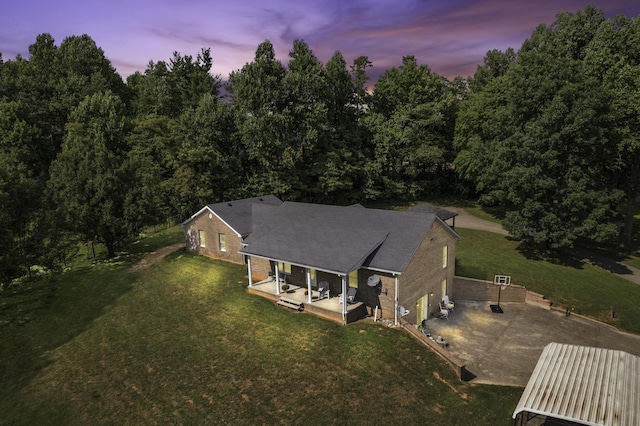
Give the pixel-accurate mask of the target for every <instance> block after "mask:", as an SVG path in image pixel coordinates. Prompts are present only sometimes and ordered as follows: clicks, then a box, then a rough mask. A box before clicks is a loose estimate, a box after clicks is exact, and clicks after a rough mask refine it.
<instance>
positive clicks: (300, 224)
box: [241, 202, 459, 274]
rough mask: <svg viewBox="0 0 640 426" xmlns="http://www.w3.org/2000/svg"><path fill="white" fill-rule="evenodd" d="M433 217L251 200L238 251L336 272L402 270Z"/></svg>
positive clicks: (322, 205) (435, 218) (410, 213)
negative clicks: (245, 231) (250, 225)
mask: <svg viewBox="0 0 640 426" xmlns="http://www.w3.org/2000/svg"><path fill="white" fill-rule="evenodd" d="M436 220H440V219H439V218H437V216H436V215H435V214H425V213H412V212H407V211H404V212H402V211H391V210H378V209H367V208H354V207H342V206H332V205H324V204H307V203H296V202H284V203H282V204H281V205H279V206H269V205H258V204H255V205H253V228H252V233H251V235H249V236H248V237H247V238H246V239H245V241H244V243H245V247H244V248H243V249H242V250H241V253H244V254H247V255H252V256H258V257H264V258H268V259H274V260H278V261H284V262H288V263H293V264H297V265H302V266H307V267H311V268H315V269H319V270H325V271H329V272H334V273H339V274H348V273H349V272H351V271H353V270H355V269H357V268H359V267H361V266H366V267H369V268H372V269H374V270H380V271H386V272H392V273H402V272H403V271H404V269H405V268H406V267H407V265H408V263H409V261H410V260H411V258H412V256H413V254H414V252H415V251H416V249H417V248H418V246H419V244H420V243H421V242H422V240H423V239H424V236H425V234H426V233H427V231H428V230H429V229H431V227H432V226H433V223H434V221H436ZM445 226H446V225H445ZM446 229H449V230H450V228H448V227H446ZM450 232H453V231H451V230H450ZM456 237H457V234H456ZM457 238H459V237H457Z"/></svg>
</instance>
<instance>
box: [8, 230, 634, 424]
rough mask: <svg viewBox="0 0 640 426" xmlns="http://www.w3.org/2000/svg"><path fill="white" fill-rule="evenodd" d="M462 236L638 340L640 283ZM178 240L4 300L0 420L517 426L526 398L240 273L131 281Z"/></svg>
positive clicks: (189, 265)
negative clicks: (148, 255) (269, 293)
mask: <svg viewBox="0 0 640 426" xmlns="http://www.w3.org/2000/svg"><path fill="white" fill-rule="evenodd" d="M457 231H458V232H459V233H460V234H461V235H462V237H463V240H462V241H460V242H459V243H458V246H457V272H458V274H459V275H465V276H471V277H476V278H483V279H486V278H489V279H490V278H491V277H492V276H493V274H495V273H500V274H510V275H512V277H513V282H514V283H515V284H521V285H524V286H526V287H527V288H528V289H530V290H534V291H537V292H540V293H543V294H545V295H546V296H547V297H548V298H549V299H550V300H552V301H554V303H556V304H557V305H560V306H572V307H574V308H575V312H578V313H583V314H585V315H589V316H592V317H595V318H598V319H601V320H603V321H606V322H609V323H612V324H614V325H616V326H617V327H619V328H621V329H624V330H627V331H631V332H635V333H640V326H638V324H640V312H639V311H638V310H637V309H636V306H637V303H636V302H637V301H638V300H640V286H637V285H634V284H631V283H629V282H627V281H625V280H622V279H620V278H617V277H615V276H613V275H612V274H609V273H607V272H605V271H603V270H600V269H598V268H596V267H593V266H590V265H587V264H584V263H581V262H577V261H575V260H572V259H570V258H564V259H562V258H550V257H546V256H545V255H544V254H541V253H533V252H527V251H524V250H522V249H521V247H520V246H519V245H518V243H516V242H513V241H510V240H509V239H508V238H505V237H504V236H501V235H496V234H491V233H487V232H481V231H473V230H468V229H457ZM181 238H182V233H181V232H180V230H179V228H173V229H170V230H169V231H168V232H162V233H159V234H155V235H152V236H149V237H146V238H144V239H142V240H141V241H140V242H138V243H137V244H135V245H132V246H131V247H130V249H129V251H130V255H128V256H123V257H121V258H119V259H116V260H113V261H98V262H95V263H93V262H91V261H83V262H79V263H76V265H75V267H74V268H73V269H72V270H70V271H68V272H66V273H64V274H61V275H58V276H56V277H53V278H51V279H49V278H45V279H42V280H36V281H32V282H29V283H27V284H24V285H23V286H21V287H19V288H17V289H15V290H13V289H9V290H4V292H2V293H0V297H1V299H0V339H2V345H1V346H0V378H1V380H2V382H1V383H0V411H1V412H2V413H3V415H2V416H1V417H0V425H22V424H24V425H31V424H44V425H46V424H55V425H58V424H221V423H230V422H234V423H236V424H256V423H258V424H327V423H329V424H374V423H375V424H392V423H393V424H396V423H399V422H404V423H408V424H414V423H418V422H428V423H435V422H444V423H447V424H451V425H458V424H460V425H487V424H492V425H501V424H504V425H511V424H512V421H511V418H510V417H511V413H512V411H513V409H514V407H515V405H516V403H517V401H518V399H519V397H520V393H521V389H520V388H511V387H500V386H486V385H475V384H470V383H461V382H459V381H458V380H457V379H456V377H455V375H454V374H453V372H452V371H451V370H450V368H449V367H448V366H447V365H446V364H445V363H444V362H443V361H442V360H441V359H440V358H439V357H437V356H436V355H434V354H433V353H432V352H431V351H429V350H428V349H426V348H425V347H423V346H421V345H420V344H418V343H417V342H415V341H414V340H413V339H412V338H410V337H409V336H407V335H406V334H404V333H402V332H399V331H397V330H393V329H390V328H387V327H385V326H382V325H379V324H375V323H373V322H371V321H361V322H358V323H354V324H351V325H349V326H340V325H337V324H335V323H332V322H329V321H326V320H322V319H320V318H317V317H314V316H312V315H309V314H304V313H303V314H297V313H294V312H291V311H288V310H286V309H283V308H281V307H278V306H276V305H275V304H274V303H272V302H269V301H267V300H266V299H263V298H261V297H257V296H252V295H249V294H248V293H247V292H246V283H247V277H246V272H247V271H246V268H245V267H244V266H240V265H234V264H229V263H224V262H217V261H213V260H210V259H206V258H202V257H196V256H192V255H188V254H185V253H184V252H183V251H180V252H177V253H175V254H173V255H171V256H169V257H168V258H166V259H165V260H164V261H163V262H161V263H159V264H157V265H154V266H152V267H151V268H149V269H144V270H140V271H137V272H130V268H131V265H132V264H133V263H134V262H135V261H136V260H137V259H138V258H139V256H141V255H142V254H143V253H145V252H149V251H153V250H156V249H158V248H159V247H162V246H165V245H169V244H172V243H175V242H176V241H179V240H180V239H181ZM611 306H613V307H614V308H615V310H616V312H617V313H618V315H617V317H616V318H615V319H614V318H610V317H609V316H608V315H607V314H608V312H609V310H610V307H611Z"/></svg>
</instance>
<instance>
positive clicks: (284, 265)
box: [278, 262, 291, 275]
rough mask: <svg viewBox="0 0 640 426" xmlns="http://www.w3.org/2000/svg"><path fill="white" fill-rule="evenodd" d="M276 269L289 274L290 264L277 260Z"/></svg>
mask: <svg viewBox="0 0 640 426" xmlns="http://www.w3.org/2000/svg"><path fill="white" fill-rule="evenodd" d="M278 271H280V273H281V274H289V275H291V264H290V263H286V262H278Z"/></svg>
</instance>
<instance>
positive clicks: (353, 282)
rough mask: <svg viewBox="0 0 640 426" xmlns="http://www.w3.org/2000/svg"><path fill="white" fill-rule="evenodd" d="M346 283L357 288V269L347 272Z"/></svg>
mask: <svg viewBox="0 0 640 426" xmlns="http://www.w3.org/2000/svg"><path fill="white" fill-rule="evenodd" d="M348 284H349V287H355V288H358V270H357V269H356V270H355V271H351V272H350V273H349V280H348Z"/></svg>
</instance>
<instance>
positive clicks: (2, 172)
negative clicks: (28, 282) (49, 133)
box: [0, 101, 43, 282]
mask: <svg viewBox="0 0 640 426" xmlns="http://www.w3.org/2000/svg"><path fill="white" fill-rule="evenodd" d="M24 115H25V108H24V107H23V106H22V105H21V104H20V103H19V102H15V101H10V102H0V206H1V208H0V230H1V231H0V282H4V281H8V280H10V279H11V278H14V277H16V276H19V275H21V274H24V273H26V272H28V271H29V267H30V266H31V265H32V264H34V263H36V262H37V260H38V258H39V255H41V254H42V251H41V247H42V244H41V243H42V240H43V238H42V236H41V234H39V233H38V232H37V230H36V228H37V224H38V221H39V218H40V214H39V212H40V210H41V208H42V205H41V201H40V194H41V191H42V188H41V182H40V180H39V179H38V170H37V167H35V165H37V163H38V155H37V152H34V151H33V149H32V148H33V143H32V142H33V141H34V140H37V139H38V138H39V132H38V130H37V129H36V128H35V126H32V125H30V124H28V123H27V122H26V121H25V120H24Z"/></svg>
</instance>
